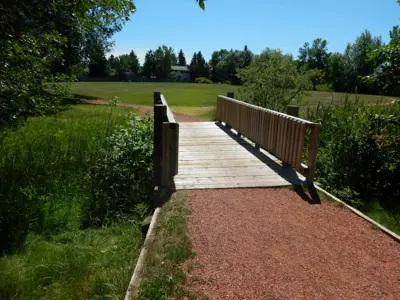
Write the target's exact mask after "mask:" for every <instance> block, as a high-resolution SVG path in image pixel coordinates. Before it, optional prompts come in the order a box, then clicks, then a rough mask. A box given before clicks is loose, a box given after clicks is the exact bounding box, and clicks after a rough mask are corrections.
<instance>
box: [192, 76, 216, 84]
mask: <svg viewBox="0 0 400 300" xmlns="http://www.w3.org/2000/svg"><path fill="white" fill-rule="evenodd" d="M194 82H195V83H205V84H211V83H212V81H211V80H210V79H208V78H205V77H197V78H196V79H195V80H194Z"/></svg>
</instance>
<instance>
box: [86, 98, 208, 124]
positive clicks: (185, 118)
mask: <svg viewBox="0 0 400 300" xmlns="http://www.w3.org/2000/svg"><path fill="white" fill-rule="evenodd" d="M86 103H89V104H98V105H108V102H107V101H104V100H93V101H86ZM117 106H121V107H132V108H135V109H137V110H139V111H141V112H142V113H143V114H145V113H153V109H149V108H144V107H140V106H137V105H133V104H126V103H118V104H117ZM174 116H175V119H176V120H177V121H178V122H204V121H207V120H206V119H203V118H195V117H192V116H189V115H185V114H181V113H175V112H174Z"/></svg>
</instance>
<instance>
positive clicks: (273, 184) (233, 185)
mask: <svg viewBox="0 0 400 300" xmlns="http://www.w3.org/2000/svg"><path fill="white" fill-rule="evenodd" d="M301 183H302V182H293V183H291V182H288V181H285V180H279V181H270V182H264V183H263V182H235V183H214V184H192V185H190V184H183V185H177V184H176V185H175V187H176V189H177V190H193V189H226V188H232V189H233V188H255V187H279V186H290V185H293V184H301Z"/></svg>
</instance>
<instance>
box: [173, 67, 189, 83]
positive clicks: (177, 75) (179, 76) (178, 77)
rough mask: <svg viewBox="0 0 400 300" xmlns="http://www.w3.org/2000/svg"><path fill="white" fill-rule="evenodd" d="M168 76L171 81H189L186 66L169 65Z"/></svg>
mask: <svg viewBox="0 0 400 300" xmlns="http://www.w3.org/2000/svg"><path fill="white" fill-rule="evenodd" d="M170 76H171V77H170V78H171V79H172V80H173V81H189V80H190V71H189V68H188V67H187V66H171V75H170Z"/></svg>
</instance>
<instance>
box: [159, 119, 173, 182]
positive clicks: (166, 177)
mask: <svg viewBox="0 0 400 300" xmlns="http://www.w3.org/2000/svg"><path fill="white" fill-rule="evenodd" d="M169 125H170V123H168V122H163V123H162V158H161V186H162V187H166V186H169V184H170V147H169V146H170V132H171V131H170V129H169Z"/></svg>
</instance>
